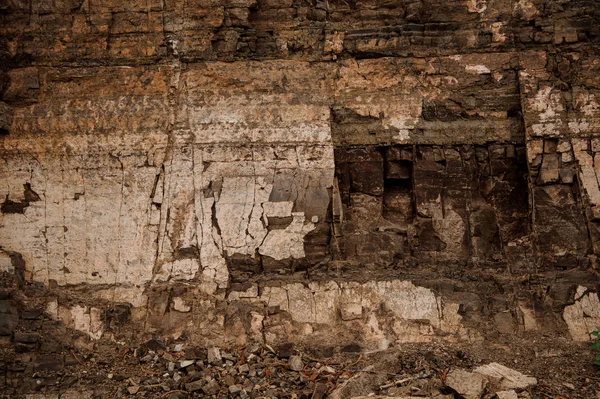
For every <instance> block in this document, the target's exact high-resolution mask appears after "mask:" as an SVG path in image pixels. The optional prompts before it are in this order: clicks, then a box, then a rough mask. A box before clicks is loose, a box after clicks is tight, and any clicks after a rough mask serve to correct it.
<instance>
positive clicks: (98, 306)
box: [0, 0, 600, 349]
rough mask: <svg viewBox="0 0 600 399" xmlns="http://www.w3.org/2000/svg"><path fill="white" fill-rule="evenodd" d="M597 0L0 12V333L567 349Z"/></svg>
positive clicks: (581, 314) (598, 215)
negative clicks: (48, 325) (24, 299)
mask: <svg viewBox="0 0 600 399" xmlns="http://www.w3.org/2000/svg"><path fill="white" fill-rule="evenodd" d="M598 6H599V4H598V2H596V1H585V0H572V1H564V0H518V1H516V0H515V1H500V0H460V1H459V0H435V1H434V0H379V1H375V0H366V1H362V0H347V1H344V0H330V1H314V0H280V1H274V0H196V1H191V0H144V1H142V0H132V1H118V0H46V1H42V0H5V1H2V2H0V202H1V207H0V269H1V270H2V272H3V273H4V278H5V279H13V280H14V281H16V282H15V283H14V284H16V285H13V286H10V287H12V288H10V287H9V286H7V288H5V289H4V291H3V293H2V295H1V296H0V299H1V301H0V302H2V303H3V304H4V305H6V306H4V305H3V306H0V310H2V309H4V310H2V312H0V334H2V335H4V336H7V337H9V338H8V339H9V340H12V339H13V338H11V337H13V335H11V334H13V332H14V331H15V329H16V328H17V325H18V323H19V320H20V319H19V317H20V316H19V314H18V312H17V311H16V310H15V309H14V306H13V305H11V304H12V303H13V302H11V301H16V298H17V297H18V298H21V296H22V295H21V292H23V290H31V289H32V288H31V287H37V289H43V290H45V291H44V292H45V294H44V296H43V298H42V299H43V300H41V301H40V302H39V303H38V305H37V306H38V307H39V308H40V309H44V310H45V312H46V314H47V315H48V317H50V318H52V319H54V320H56V321H59V322H61V323H62V325H64V326H66V327H67V328H71V329H74V330H79V331H82V332H84V333H85V334H87V335H88V336H89V337H90V338H91V339H93V340H98V339H109V340H110V339H112V340H115V341H119V340H123V339H129V340H144V339H148V338H151V337H160V338H161V339H164V340H169V339H179V338H182V339H183V338H185V339H186V340H188V341H190V342H195V343H197V344H199V345H205V346H208V345H232V344H234V343H235V344H239V345H245V344H247V343H249V342H253V341H259V342H264V343H267V344H272V345H274V344H277V343H280V342H290V341H292V342H296V343H302V342H312V343H315V342H319V343H323V344H324V345H325V344H327V345H346V344H350V343H356V342H358V343H359V344H360V345H361V346H362V347H364V348H369V349H376V348H387V347H389V346H394V345H398V344H400V343H404V342H425V341H431V340H447V341H472V340H481V339H484V338H485V337H488V336H497V334H528V333H530V332H532V331H533V332H534V333H536V334H537V333H538V332H540V331H546V332H548V331H550V332H552V333H553V334H558V335H562V336H564V337H568V338H569V339H573V340H589V339H590V336H589V333H590V332H591V331H592V330H594V329H596V328H600V302H599V300H598V294H597V290H598V288H599V284H598V277H597V268H598V267H599V265H600V264H599V263H598V255H600V187H599V181H600V161H599V157H600V48H599V44H600V23H599V22H600V7H598ZM24 287H25V288H24ZM27 287H29V288H27ZM38 299H39V298H38ZM11 306H13V307H11ZM115 314H118V315H119V317H116V316H115ZM36 328H38V329H39V328H41V327H36Z"/></svg>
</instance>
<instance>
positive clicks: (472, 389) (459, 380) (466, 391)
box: [446, 369, 488, 399]
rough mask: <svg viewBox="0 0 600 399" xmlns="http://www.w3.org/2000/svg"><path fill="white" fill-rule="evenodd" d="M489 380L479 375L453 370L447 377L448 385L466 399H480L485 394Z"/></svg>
mask: <svg viewBox="0 0 600 399" xmlns="http://www.w3.org/2000/svg"><path fill="white" fill-rule="evenodd" d="M487 384H488V381H487V379H486V378H485V377H484V376H482V375H481V374H478V373H471V372H468V371H465V370H460V369H458V370H452V371H451V372H450V373H448V375H447V376H446V385H447V386H448V387H450V388H452V389H453V390H454V391H456V393H458V394H459V395H460V396H462V397H464V398H465V399H479V398H481V395H483V394H484V393H485V389H486V387H487Z"/></svg>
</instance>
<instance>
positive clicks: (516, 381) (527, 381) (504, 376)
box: [474, 363, 537, 391]
mask: <svg viewBox="0 0 600 399" xmlns="http://www.w3.org/2000/svg"><path fill="white" fill-rule="evenodd" d="M474 373H477V374H481V375H482V376H484V377H486V378H487V379H488V380H489V381H490V385H491V386H493V387H494V389H495V390H498V389H501V390H503V391H509V390H522V389H527V388H529V387H532V386H534V385H536V384H537V380H536V379H535V378H533V377H529V376H526V375H524V374H522V373H520V372H518V371H516V370H513V369H511V368H508V367H506V366H503V365H501V364H498V363H490V364H486V365H484V366H479V367H477V368H476V369H475V370H474Z"/></svg>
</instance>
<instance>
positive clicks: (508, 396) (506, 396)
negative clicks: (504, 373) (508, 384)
mask: <svg viewBox="0 0 600 399" xmlns="http://www.w3.org/2000/svg"><path fill="white" fill-rule="evenodd" d="M496 396H497V397H498V399H519V396H518V395H517V392H516V391H514V390H510V391H499V392H496Z"/></svg>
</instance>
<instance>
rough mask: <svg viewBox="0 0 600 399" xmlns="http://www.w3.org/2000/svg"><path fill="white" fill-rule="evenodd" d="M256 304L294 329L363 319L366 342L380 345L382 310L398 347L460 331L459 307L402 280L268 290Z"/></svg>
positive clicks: (238, 296)
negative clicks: (286, 318) (287, 319)
mask: <svg viewBox="0 0 600 399" xmlns="http://www.w3.org/2000/svg"><path fill="white" fill-rule="evenodd" d="M247 292H249V290H248V291H246V293H247ZM242 295H247V294H245V293H232V294H230V296H229V299H230V300H232V299H243V297H242ZM248 299H251V298H248ZM252 299H253V298H252ZM256 299H258V300H261V301H263V302H265V303H266V304H267V305H268V306H276V307H277V306H278V307H279V308H280V309H281V310H282V311H286V312H288V313H289V314H290V315H291V316H292V319H293V320H294V321H296V322H299V323H316V324H335V323H337V322H339V321H340V318H341V320H346V321H351V320H356V319H361V318H365V321H366V322H367V324H366V326H367V327H368V328H370V329H371V333H370V335H371V338H373V339H376V340H379V341H382V340H385V339H387V338H386V336H385V333H384V332H383V331H381V329H380V328H379V325H378V321H377V317H376V312H377V310H378V309H381V308H384V309H387V310H389V311H390V312H392V313H393V315H394V316H395V318H396V323H395V325H394V328H393V330H394V331H395V332H396V337H395V338H396V339H399V340H400V341H401V342H415V341H419V340H423V337H427V336H429V337H431V336H434V329H441V330H443V331H447V332H451V333H454V332H457V331H458V330H460V328H461V323H460V320H461V317H460V315H459V314H458V305H456V304H453V303H448V304H446V303H443V301H442V300H441V298H438V297H437V296H436V295H435V293H434V292H433V291H431V290H430V289H428V288H425V287H419V286H415V285H414V284H413V283H412V282H410V281H403V280H390V281H370V282H367V283H358V282H335V281H326V282H312V283H309V284H308V286H306V285H304V284H300V283H292V284H287V285H284V286H278V287H269V286H267V287H264V288H263V290H262V292H261V294H260V296H256ZM414 323H416V324H414ZM425 340H427V339H425Z"/></svg>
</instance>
